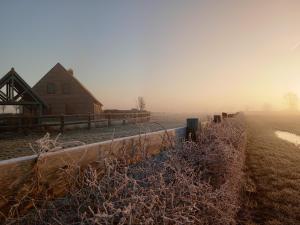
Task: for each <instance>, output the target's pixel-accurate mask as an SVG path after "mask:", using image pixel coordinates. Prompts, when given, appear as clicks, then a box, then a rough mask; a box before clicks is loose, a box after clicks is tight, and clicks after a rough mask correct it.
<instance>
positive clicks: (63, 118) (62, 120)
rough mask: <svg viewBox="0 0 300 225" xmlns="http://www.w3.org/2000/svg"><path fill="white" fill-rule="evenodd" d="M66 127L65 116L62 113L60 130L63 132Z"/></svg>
mask: <svg viewBox="0 0 300 225" xmlns="http://www.w3.org/2000/svg"><path fill="white" fill-rule="evenodd" d="M64 129H65V116H64V115H63V114H62V115H61V116H60V132H61V133H62V134H63V133H64Z"/></svg>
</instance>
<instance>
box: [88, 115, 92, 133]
mask: <svg viewBox="0 0 300 225" xmlns="http://www.w3.org/2000/svg"><path fill="white" fill-rule="evenodd" d="M88 129H89V130H90V129H91V114H90V113H89V117H88Z"/></svg>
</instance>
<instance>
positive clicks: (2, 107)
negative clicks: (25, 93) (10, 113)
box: [1, 105, 6, 113]
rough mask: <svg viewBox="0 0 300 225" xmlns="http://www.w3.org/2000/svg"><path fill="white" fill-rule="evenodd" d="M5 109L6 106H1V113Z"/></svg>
mask: <svg viewBox="0 0 300 225" xmlns="http://www.w3.org/2000/svg"><path fill="white" fill-rule="evenodd" d="M5 108H6V105H1V110H2V113H4V111H5Z"/></svg>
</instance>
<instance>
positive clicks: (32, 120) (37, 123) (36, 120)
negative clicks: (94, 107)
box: [0, 112, 151, 132]
mask: <svg viewBox="0 0 300 225" xmlns="http://www.w3.org/2000/svg"><path fill="white" fill-rule="evenodd" d="M150 118H151V114H150V112H137V113H101V114H73V115H42V116H5V117H2V118H1V117H0V122H1V121H2V122H3V123H4V124H0V129H3V130H16V129H25V128H39V127H40V128H41V127H44V128H47V127H57V126H58V127H59V129H60V131H61V132H63V131H64V130H65V127H66V126H69V125H80V124H87V127H88V128H89V129H91V127H92V124H95V125H96V124H97V123H102V124H103V123H104V124H105V125H106V126H111V125H112V124H113V122H115V121H121V123H122V124H123V125H125V124H126V123H130V122H134V123H138V122H146V121H149V120H150ZM5 123H6V124H5Z"/></svg>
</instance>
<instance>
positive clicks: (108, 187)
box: [6, 119, 246, 225]
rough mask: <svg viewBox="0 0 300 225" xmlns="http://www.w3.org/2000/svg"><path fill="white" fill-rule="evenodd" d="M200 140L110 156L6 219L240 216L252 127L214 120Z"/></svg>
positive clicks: (183, 220)
mask: <svg viewBox="0 0 300 225" xmlns="http://www.w3.org/2000/svg"><path fill="white" fill-rule="evenodd" d="M198 135H199V140H200V141H199V143H191V142H186V143H183V146H177V147H176V148H175V149H170V150H168V151H165V152H162V153H161V154H159V155H157V156H156V157H154V158H145V160H144V161H142V162H140V163H136V164H134V165H128V161H127V157H126V155H124V157H123V158H122V160H118V161H116V160H110V161H106V164H105V170H103V169H102V170H96V169H94V168H92V167H89V168H87V169H85V170H84V171H82V172H80V171H78V174H77V176H69V177H70V180H69V181H70V190H69V193H68V194H67V195H66V196H65V197H63V198H61V199H55V200H48V199H47V198H46V197H45V196H43V197H40V198H35V200H34V201H33V200H32V201H33V204H32V205H33V206H34V209H33V210H31V212H30V213H28V214H27V215H25V216H17V215H18V214H14V215H11V217H10V218H7V220H6V223H7V224H200V225H201V224H213V225H224V224H236V220H235V219H236V213H237V211H238V209H239V205H240V199H239V191H240V188H241V186H240V185H241V180H242V175H243V174H242V168H243V164H244V149H245V142H246V135H245V129H244V124H243V121H242V120H241V119H230V120H228V121H226V122H224V123H222V124H218V125H208V126H207V127H205V128H204V129H202V131H201V132H200V133H199V134H198Z"/></svg>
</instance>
